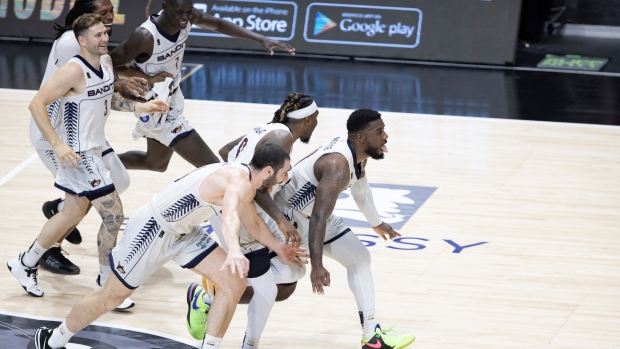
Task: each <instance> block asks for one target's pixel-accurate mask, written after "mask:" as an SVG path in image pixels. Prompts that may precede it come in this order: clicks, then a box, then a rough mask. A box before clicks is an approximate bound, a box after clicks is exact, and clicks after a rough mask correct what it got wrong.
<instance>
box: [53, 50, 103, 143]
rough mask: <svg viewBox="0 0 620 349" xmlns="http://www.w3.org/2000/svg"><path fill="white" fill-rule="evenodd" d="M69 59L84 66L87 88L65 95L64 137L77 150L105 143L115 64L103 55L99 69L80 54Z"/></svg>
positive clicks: (63, 139)
mask: <svg viewBox="0 0 620 349" xmlns="http://www.w3.org/2000/svg"><path fill="white" fill-rule="evenodd" d="M69 63H77V64H79V65H80V66H81V67H82V70H83V72H84V78H85V79H86V88H85V89H84V92H82V93H80V94H78V95H74V96H65V97H62V98H61V99H60V103H61V104H62V108H63V111H62V134H61V135H62V137H61V138H62V141H63V142H64V143H65V144H67V145H68V146H70V147H71V148H72V149H73V151H75V152H76V153H77V152H79V151H85V150H89V149H92V148H96V147H103V146H105V144H106V142H105V132H104V128H105V123H106V121H107V120H108V116H109V115H110V106H111V103H112V94H113V93H114V72H113V71H112V66H110V65H108V63H107V62H106V60H105V59H104V58H103V57H101V59H100V60H99V63H100V67H99V70H97V69H95V68H94V67H93V66H92V65H90V64H89V63H88V62H87V61H86V60H85V59H84V58H82V57H81V56H75V57H73V58H71V59H70V60H69Z"/></svg>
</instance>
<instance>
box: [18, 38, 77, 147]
mask: <svg viewBox="0 0 620 349" xmlns="http://www.w3.org/2000/svg"><path fill="white" fill-rule="evenodd" d="M78 54H80V44H79V43H78V41H77V40H76V39H75V35H74V34H73V30H69V31H66V32H64V33H63V34H62V35H61V36H60V37H59V38H58V39H57V40H55V41H54V43H53V44H52V50H51V51H50V55H49V57H48V58H47V66H46V67H45V75H43V81H41V86H43V84H45V83H46V82H47V80H49V79H50V78H51V77H52V75H54V73H56V71H57V70H58V68H60V67H61V66H62V65H64V64H66V63H67V62H69V60H70V59H71V58H72V57H73V56H76V55H78ZM60 113H61V108H60V99H59V100H57V101H56V102H54V103H52V104H50V105H48V106H47V114H48V115H49V117H50V121H51V123H52V126H53V127H54V130H56V133H57V134H60V132H61V131H60V126H61V123H62V122H61V120H62V119H61V118H59V117H58V116H59V115H60ZM30 144H32V146H33V147H34V148H36V149H47V150H51V149H52V146H51V145H50V144H49V143H48V142H47V140H45V137H43V135H42V134H41V131H39V128H38V127H37V124H36V123H35V122H34V118H32V117H30Z"/></svg>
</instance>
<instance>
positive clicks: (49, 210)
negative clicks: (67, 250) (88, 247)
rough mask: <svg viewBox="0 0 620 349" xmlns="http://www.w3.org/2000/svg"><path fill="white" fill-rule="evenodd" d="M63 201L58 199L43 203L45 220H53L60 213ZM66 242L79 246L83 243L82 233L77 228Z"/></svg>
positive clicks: (68, 236)
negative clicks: (60, 204) (59, 206)
mask: <svg viewBox="0 0 620 349" xmlns="http://www.w3.org/2000/svg"><path fill="white" fill-rule="evenodd" d="M61 201H62V199H56V200H52V201H46V202H44V203H43V207H42V210H43V214H44V215H45V218H47V219H50V218H52V216H54V215H55V214H56V213H58V204H59V203H60V202H61ZM65 240H67V241H69V242H70V243H72V244H74V245H79V244H81V243H82V234H80V231H79V230H77V228H74V229H73V230H72V231H71V232H70V233H69V235H67V237H65Z"/></svg>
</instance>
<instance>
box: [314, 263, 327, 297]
mask: <svg viewBox="0 0 620 349" xmlns="http://www.w3.org/2000/svg"><path fill="white" fill-rule="evenodd" d="M310 281H311V282H312V292H313V293H316V294H320V295H322V294H324V293H325V291H324V290H323V286H325V287H329V284H330V278H329V272H328V271H327V269H325V268H324V267H323V266H312V271H310Z"/></svg>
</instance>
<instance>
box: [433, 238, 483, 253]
mask: <svg viewBox="0 0 620 349" xmlns="http://www.w3.org/2000/svg"><path fill="white" fill-rule="evenodd" d="M443 241H445V242H447V243H448V244H450V246H452V247H454V251H452V253H461V251H463V249H465V248H468V247H473V246H478V245H482V244H486V243H487V242H485V241H482V242H476V243H475V244H471V245H464V246H461V245H459V244H457V243H456V242H454V241H452V240H446V239H444V240H443Z"/></svg>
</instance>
